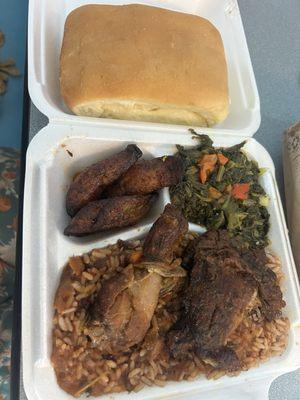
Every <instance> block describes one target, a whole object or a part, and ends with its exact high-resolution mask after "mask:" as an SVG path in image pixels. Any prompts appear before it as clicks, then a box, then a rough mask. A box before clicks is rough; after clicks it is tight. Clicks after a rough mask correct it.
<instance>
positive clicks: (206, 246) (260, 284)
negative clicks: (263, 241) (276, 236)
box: [196, 230, 285, 321]
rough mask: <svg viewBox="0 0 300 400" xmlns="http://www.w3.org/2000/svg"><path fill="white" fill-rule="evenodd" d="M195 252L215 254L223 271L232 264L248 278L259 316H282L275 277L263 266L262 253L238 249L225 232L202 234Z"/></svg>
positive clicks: (238, 246)
mask: <svg viewBox="0 0 300 400" xmlns="http://www.w3.org/2000/svg"><path fill="white" fill-rule="evenodd" d="M196 249H197V252H198V257H199V255H201V254H205V255H206V256H208V255H210V254H212V255H213V254H214V255H216V252H217V253H218V259H219V262H220V263H222V265H223V267H224V264H226V263H227V264H228V262H229V260H231V266H232V267H233V264H235V269H236V270H238V271H243V272H247V273H248V274H250V275H251V276H252V278H253V279H254V280H255V282H256V285H257V288H258V295H259V298H260V301H261V303H262V309H261V311H262V314H263V315H264V316H265V318H266V319H267V320H268V321H272V320H273V319H275V318H278V317H280V316H281V309H282V308H283V307H284V306H285V302H284V300H283V299H282V292H281V290H280V287H279V285H278V282H277V278H276V275H275V273H274V272H273V271H272V270H271V269H270V268H268V267H267V265H266V264H267V257H266V253H265V251H264V250H263V249H255V250H247V251H245V250H243V249H240V244H239V242H237V241H236V240H235V239H232V238H231V237H230V236H229V234H228V232H227V231H225V230H221V231H210V232H207V233H205V234H204V235H203V236H202V237H201V239H200V240H199V241H198V244H197V245H196Z"/></svg>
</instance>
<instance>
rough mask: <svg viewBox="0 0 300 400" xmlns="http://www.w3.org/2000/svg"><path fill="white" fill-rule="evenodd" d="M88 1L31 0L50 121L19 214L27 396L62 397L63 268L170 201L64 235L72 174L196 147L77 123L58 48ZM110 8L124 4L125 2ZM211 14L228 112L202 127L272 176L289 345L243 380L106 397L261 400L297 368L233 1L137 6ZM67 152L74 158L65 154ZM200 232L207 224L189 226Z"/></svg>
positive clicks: (36, 79)
mask: <svg viewBox="0 0 300 400" xmlns="http://www.w3.org/2000/svg"><path fill="white" fill-rule="evenodd" d="M91 2H93V3H95V2H96V3H102V1H85V0H51V1H50V0H30V4H29V28H28V31H29V32H28V42H29V47H28V53H29V59H28V63H29V71H28V72H29V90H30V94H31V97H32V100H33V101H34V103H35V104H36V106H37V107H38V108H39V109H40V110H41V111H42V112H43V113H45V114H46V115H47V116H48V117H49V125H48V126H47V127H45V128H44V129H42V130H41V131H40V132H39V133H38V134H37V135H36V136H35V137H34V139H33V140H32V142H31V143H30V145H29V148H28V152H27V161H26V177H25V194H24V214H23V222H24V224H23V289H22V296H23V300H22V301H23V306H22V307H23V308H22V350H23V378H24V387H25V391H26V394H27V396H28V399H29V400H49V399H55V400H66V399H71V398H72V397H71V396H70V395H68V394H67V393H65V392H64V391H63V390H61V389H60V388H59V386H58V384H57V382H56V379H55V374H54V370H53V368H52V366H51V363H50V355H51V329H52V317H53V300H54V294H55V290H56V288H57V285H58V282H59V278H60V274H61V272H62V269H63V266H64V264H65V263H66V261H67V260H68V258H69V257H70V256H72V255H73V254H82V253H84V252H86V251H89V250H91V249H92V248H95V247H102V246H105V245H107V244H109V243H114V242H116V240H117V239H119V238H121V239H124V240H126V239H130V238H135V237H141V236H143V235H145V234H146V233H147V231H148V230H149V228H150V226H151V225H152V223H153V222H154V221H155V219H156V218H157V217H158V215H159V213H160V212H161V211H162V210H163V208H164V205H165V204H166V203H167V202H168V201H169V194H168V189H164V190H162V191H161V193H160V196H159V200H158V202H157V204H156V205H155V207H154V208H153V210H152V211H151V213H150V214H149V216H148V217H147V218H146V219H145V220H143V221H142V222H140V223H139V224H138V225H137V226H136V227H134V228H125V229H122V230H119V231H118V232H116V231H114V232H106V233H103V234H98V235H94V236H90V237H86V238H80V239H79V238H71V237H66V236H64V235H63V229H64V227H65V225H66V224H67V221H68V216H67V214H66V212H65V206H64V205H65V195H66V190H67V187H68V185H69V182H70V180H71V177H72V176H73V174H74V173H75V172H76V171H78V170H80V169H81V168H83V167H85V166H87V165H89V164H91V163H93V162H94V161H96V160H98V159H102V158H105V157H107V156H109V155H110V154H113V153H114V152H116V151H118V150H120V149H122V148H124V146H125V145H126V144H127V143H132V142H134V143H137V145H138V146H139V147H140V148H141V149H142V151H143V152H144V157H145V158H149V157H156V156H161V155H165V154H173V153H174V152H175V150H176V149H175V143H178V144H182V145H185V146H192V145H195V143H194V142H193V140H192V139H191V135H189V134H188V133H187V129H186V127H182V126H175V125H164V124H152V123H141V122H132V121H117V120H107V119H95V118H84V117H77V116H74V115H71V114H69V112H68V111H67V109H66V108H65V107H64V105H63V103H62V100H61V98H60V95H59V81H58V68H59V52H60V44H61V39H62V34H63V25H64V21H65V18H66V16H67V14H68V13H69V12H70V11H71V10H72V9H74V8H76V7H78V6H80V5H82V4H86V3H91ZM105 3H110V4H123V3H126V1H122V2H121V1H120V2H118V1H112V0H111V1H109V0H107V1H106V2H105ZM139 3H145V4H152V5H156V6H161V7H165V8H171V9H174V10H180V11H183V12H191V13H195V14H199V15H201V16H204V17H206V18H208V19H209V20H210V21H211V22H213V23H214V24H215V25H216V27H217V28H218V29H219V30H220V32H221V35H222V38H223V41H224V45H225V52H226V58H227V63H228V67H229V68H228V69H229V88H230V96H231V108H230V115H229V117H228V118H227V120H226V121H225V122H224V123H223V124H221V125H220V126H217V127H215V128H210V129H204V128H201V129H199V130H198V132H203V133H208V134H209V135H210V136H211V138H212V139H213V140H214V143H215V145H216V146H230V145H233V144H235V143H239V142H241V141H242V140H244V139H245V137H248V138H247V144H246V146H245V150H246V151H247V153H248V155H249V157H251V158H254V159H256V160H257V161H258V163H259V165H260V166H261V167H266V168H267V169H268V171H267V172H266V173H265V174H264V175H263V176H262V177H261V184H262V185H263V186H264V188H265V190H266V192H267V193H268V195H269V196H270V199H271V201H270V205H269V212H270V215H271V230H270V239H271V242H272V248H273V250H274V251H275V252H276V253H277V254H278V255H279V256H280V258H281V261H282V265H283V271H284V273H285V275H286V280H285V283H284V288H283V290H284V297H285V300H286V303H287V306H286V309H285V312H286V315H287V316H288V317H289V319H290V321H291V330H290V337H289V343H288V348H287V350H286V351H285V353H284V354H283V355H282V356H281V357H277V358H273V359H271V360H270V361H268V362H267V363H265V364H262V365H261V366H260V367H259V368H254V369H251V370H249V371H247V372H244V373H241V374H240V375H239V376H238V377H234V378H229V377H223V378H221V379H219V380H217V381H209V380H206V379H205V378H204V377H200V378H198V379H197V380H195V381H193V382H180V383H178V382H169V383H168V384H167V385H166V387H164V388H158V387H153V388H146V389H143V390H142V391H141V392H139V393H130V394H128V393H121V394H112V395H109V396H103V397H101V398H103V399H104V400H108V399H110V400H113V399H115V400H118V399H120V400H121V399H124V400H129V399H133V400H142V399H143V400H150V399H160V400H162V399H198V398H202V399H208V398H209V399H210V400H221V399H222V400H227V399H228V400H246V399H254V400H265V399H267V393H268V388H269V385H270V382H271V381H272V380H273V379H274V378H275V377H276V376H278V375H280V374H281V373H283V372H286V371H290V370H293V369H296V368H297V367H298V366H300V345H299V340H298V338H299V334H300V331H299V332H298V331H297V330H298V328H297V326H298V324H299V321H300V303H299V301H300V300H299V298H300V296H299V283H298V278H297V274H296V269H295V265H294V261H293V258H292V254H291V249H290V244H289V239H288V233H287V229H286V225H285V220H284V214H283V211H282V206H281V202H280V197H279V194H278V189H277V184H276V181H275V172H274V165H273V162H272V160H271V158H270V156H269V155H268V153H267V152H266V150H265V149H264V148H263V147H262V146H261V145H260V144H259V143H258V142H256V141H255V140H254V139H252V138H250V137H251V136H252V135H253V134H254V133H255V131H256V130H257V128H258V126H259V123H260V110H259V98H258V93H257V89H256V84H255V79H254V75H253V71H252V67H251V62H250V57H249V54H248V49H247V44H246V41H245V36H244V32H243V27H242V22H241V18H240V15H239V10H238V5H237V2H236V0H230V1H229V0H185V1H180V0H160V1H154V0H153V1H150V0H149V1H139ZM66 150H69V151H70V152H71V153H72V154H73V157H71V156H70V154H69V153H68V152H67V151H66ZM190 228H191V229H193V230H196V231H199V232H201V231H202V230H203V228H202V227H199V226H197V225H194V224H190Z"/></svg>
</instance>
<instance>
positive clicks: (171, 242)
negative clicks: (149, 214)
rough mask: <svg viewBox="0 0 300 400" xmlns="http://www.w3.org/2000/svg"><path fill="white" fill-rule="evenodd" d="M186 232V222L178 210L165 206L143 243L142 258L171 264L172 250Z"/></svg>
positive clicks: (168, 205)
mask: <svg viewBox="0 0 300 400" xmlns="http://www.w3.org/2000/svg"><path fill="white" fill-rule="evenodd" d="M187 231H188V222H187V220H186V219H185V218H184V216H183V214H182V213H181V211H180V210H178V209H177V208H176V207H175V206H173V205H171V204H167V205H166V207H165V211H164V213H163V214H162V215H161V216H160V218H159V219H158V220H157V221H156V222H155V223H154V225H153V226H152V228H151V229H150V231H149V233H148V235H147V237H146V239H145V243H144V257H145V258H146V259H148V260H155V261H159V260H163V261H166V262H171V261H172V259H173V257H174V250H175V249H176V246H177V244H178V243H179V242H180V240H181V239H182V237H183V236H184V234H185V233H186V232H187Z"/></svg>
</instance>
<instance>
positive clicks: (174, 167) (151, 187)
mask: <svg viewBox="0 0 300 400" xmlns="http://www.w3.org/2000/svg"><path fill="white" fill-rule="evenodd" d="M182 176H183V165H182V161H181V159H180V158H179V157H175V156H165V157H159V158H153V159H152V160H141V161H139V162H137V163H136V164H134V165H133V166H132V167H131V168H129V169H128V171H127V172H126V173H125V174H124V175H123V176H122V177H121V178H120V179H119V180H118V181H117V182H115V183H114V184H113V185H112V186H110V187H108V188H107V189H106V191H105V194H106V195H107V197H114V196H124V195H129V194H130V195H132V194H147V193H152V192H155V191H156V190H158V189H161V188H163V187H167V186H173V185H176V184H177V183H179V182H180V181H181V179H182Z"/></svg>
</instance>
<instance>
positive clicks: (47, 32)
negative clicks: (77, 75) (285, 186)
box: [28, 0, 260, 136]
mask: <svg viewBox="0 0 300 400" xmlns="http://www.w3.org/2000/svg"><path fill="white" fill-rule="evenodd" d="M90 3H98V4H102V3H104V4H126V3H141V4H149V5H153V6H157V7H163V8H168V9H172V10H176V11H181V12H187V13H191V14H196V15H200V16H202V17H204V18H207V19H208V20H210V21H211V22H212V23H213V24H214V25H215V26H216V27H217V29H218V30H219V31H220V33H221V36H222V39H223V43H224V48H225V55H226V60H227V65H228V78H229V95H230V100H231V104H230V110H229V116H228V117H227V119H226V120H225V121H224V122H223V123H222V124H220V125H218V126H215V127H214V128H203V131H207V132H214V131H216V132H218V131H222V132H224V133H226V132H235V133H238V134H241V135H248V136H249V135H252V134H253V133H254V132H256V130H257V129H258V127H259V124H260V104H259V97H258V92H257V87H256V83H255V78H254V74H253V70H252V65H251V60H250V56H249V52H248V47H247V43H246V39H245V34H244V30H243V26H242V21H241V17H240V14H239V8H238V4H237V0H184V1H182V0H159V1H158V0H139V1H128V0H51V1H50V0H30V2H29V28H28V66H29V69H28V77H29V92H30V96H31V99H32V101H33V102H34V103H35V105H36V107H37V108H38V109H39V110H40V111H42V112H43V113H44V114H46V115H47V116H48V117H49V118H50V119H55V120H64V121H68V122H69V123H73V122H74V121H76V120H79V119H80V120H81V121H84V122H89V121H91V120H93V121H95V119H94V118H88V117H78V116H75V115H73V114H72V113H71V112H70V111H69V110H68V109H67V107H66V106H65V105H64V104H63V101H62V98H61V96H60V91H59V54H60V48H61V43H62V38H63V31H64V23H65V20H66V17H67V15H68V14H69V13H70V12H71V11H72V10H73V9H74V8H77V7H79V6H81V5H84V4H90ZM96 121H97V123H98V124H99V125H101V124H103V123H106V122H107V120H105V119H103V118H97V119H96ZM109 121H112V122H113V123H114V124H115V125H116V126H120V127H122V126H128V127H130V126H134V125H135V124H136V123H135V122H132V121H126V122H125V121H118V120H109ZM145 124H146V125H149V126H153V125H157V124H153V123H151V122H149V123H145ZM158 125H159V124H158Z"/></svg>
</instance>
